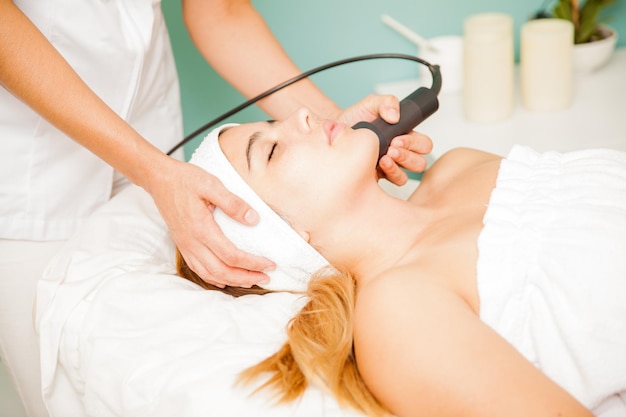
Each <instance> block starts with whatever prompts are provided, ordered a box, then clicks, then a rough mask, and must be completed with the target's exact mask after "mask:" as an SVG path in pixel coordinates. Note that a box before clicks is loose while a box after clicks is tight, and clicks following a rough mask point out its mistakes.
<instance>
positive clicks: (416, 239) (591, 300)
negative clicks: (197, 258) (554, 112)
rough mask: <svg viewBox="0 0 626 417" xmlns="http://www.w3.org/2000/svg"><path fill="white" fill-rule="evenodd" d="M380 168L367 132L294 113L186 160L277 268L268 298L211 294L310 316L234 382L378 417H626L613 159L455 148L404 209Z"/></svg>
mask: <svg viewBox="0 0 626 417" xmlns="http://www.w3.org/2000/svg"><path fill="white" fill-rule="evenodd" d="M218 136H219V138H218ZM377 155H378V143H377V140H376V137H375V136H374V134H373V133H372V132H370V131H369V130H366V129H360V130H352V129H351V128H348V127H346V126H344V125H341V124H337V123H334V122H331V121H327V120H324V121H319V120H315V119H314V118H313V117H312V116H311V114H310V113H309V112H308V111H307V110H301V111H299V112H297V113H296V114H294V115H293V116H292V117H291V118H289V119H287V120H285V121H283V122H261V123H251V124H245V125H225V126H222V127H221V128H218V129H216V130H215V131H213V132H212V133H211V134H209V135H208V136H207V138H206V139H205V140H204V142H203V143H202V144H201V145H200V147H199V148H198V150H197V151H196V152H195V154H194V155H193V157H192V160H191V163H194V164H197V165H199V166H200V167H202V168H204V169H206V170H207V171H210V172H211V173H213V174H214V175H216V176H218V177H219V178H220V179H221V180H222V181H223V182H224V183H225V185H226V186H227V187H228V188H230V189H231V191H233V192H235V193H236V194H238V195H240V196H241V197H243V198H244V199H245V200H247V201H248V202H249V203H250V204H252V206H253V207H254V208H255V209H256V210H257V211H258V212H259V214H260V216H261V221H260V223H259V225H257V226H255V227H247V226H242V225H239V224H238V223H236V222H235V221H233V220H231V219H230V218H228V217H227V216H225V215H223V213H221V212H219V210H217V209H216V220H217V221H218V223H219V224H220V226H221V227H222V230H223V231H224V233H225V234H226V236H227V237H229V238H230V239H231V240H232V241H233V242H234V243H235V244H237V245H239V246H241V247H242V248H243V249H246V250H248V251H251V252H254V253H257V254H260V255H263V256H266V257H268V258H270V259H272V260H274V261H275V262H276V264H277V270H276V271H274V272H270V277H271V282H270V284H268V288H267V289H258V288H257V289H255V288H251V289H234V288H230V289H229V288H226V289H225V290H224V291H227V292H228V291H230V292H232V293H235V294H241V293H246V292H258V291H267V290H289V291H302V292H306V294H307V297H308V300H309V301H308V304H307V305H306V306H305V307H304V308H303V309H302V310H301V311H300V312H299V314H298V315H297V316H296V317H295V318H294V319H293V320H292V322H291V323H290V327H289V329H288V341H287V342H286V344H285V345H284V346H283V348H282V349H281V350H280V351H279V352H276V354H275V355H274V356H272V357H270V358H268V359H266V360H265V361H263V362H262V363H260V364H258V365H257V366H256V367H253V368H251V369H249V370H247V371H246V372H245V373H244V374H243V375H242V380H243V381H250V380H252V379H254V378H256V377H257V376H259V377H267V376H268V375H269V376H270V377H269V379H267V383H266V384H265V388H267V389H274V390H278V392H279V394H280V397H281V398H282V399H283V400H285V401H289V400H293V399H296V398H297V397H298V395H299V393H301V392H302V391H303V390H304V387H305V386H306V384H308V383H314V384H320V385H322V386H325V387H326V388H327V389H328V390H329V391H330V392H332V393H333V394H334V395H335V397H336V398H337V399H338V400H339V401H340V402H342V403H344V404H348V405H351V406H353V407H355V408H356V409H358V410H361V411H363V412H365V413H366V414H368V415H374V416H378V415H386V414H393V415H397V416H453V415H454V416H458V415H463V416H481V417H486V416H498V417H501V416H505V415H506V416H524V417H527V416H534V417H539V416H591V415H592V412H593V413H600V412H601V411H602V407H603V406H604V404H606V403H607V402H613V403H615V404H618V406H619V407H621V406H624V410H626V404H625V402H626V354H625V352H626V302H625V301H626V298H625V297H626V256H624V254H626V154H625V153H620V152H618V151H609V150H588V151H579V152H572V153H567V154H558V153H546V154H538V153H536V152H534V151H532V150H530V149H528V148H524V147H515V148H514V149H513V150H512V151H511V153H510V155H509V156H508V157H506V158H501V157H499V156H496V155H492V154H489V153H485V152H481V151H477V150H472V149H456V150H452V151H450V152H448V153H446V154H445V155H444V156H442V157H441V158H440V159H439V160H438V161H437V162H436V163H435V164H434V165H433V166H432V167H431V168H430V169H429V170H428V171H427V172H426V173H425V174H424V176H423V179H422V181H421V183H420V185H419V187H418V188H417V189H416V191H415V192H414V193H413V194H412V195H411V197H410V198H409V199H408V201H402V200H399V199H397V198H394V197H391V196H389V195H388V194H386V193H385V192H384V191H383V190H382V189H381V188H380V187H379V185H378V183H377V175H376V170H375V166H376V158H377ZM178 261H179V273H180V274H181V275H182V276H184V277H185V278H188V279H191V280H193V281H195V282H197V283H199V284H201V285H203V286H205V288H209V286H208V284H204V283H203V282H202V281H201V280H200V279H199V278H198V277H196V276H194V275H193V273H191V272H190V271H189V269H188V268H187V267H186V265H185V263H184V260H183V259H182V258H181V257H180V256H179V259H178ZM327 265H332V267H326V268H324V267H325V266H327ZM619 415H623V414H619Z"/></svg>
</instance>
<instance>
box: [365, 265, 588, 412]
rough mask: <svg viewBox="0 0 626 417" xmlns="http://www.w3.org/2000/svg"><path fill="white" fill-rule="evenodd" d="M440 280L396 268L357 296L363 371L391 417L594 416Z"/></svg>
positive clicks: (417, 272)
mask: <svg viewBox="0 0 626 417" xmlns="http://www.w3.org/2000/svg"><path fill="white" fill-rule="evenodd" d="M415 274H421V276H419V277H417V278H416V275H415ZM435 278H436V277H428V271H418V270H416V269H415V268H399V269H397V270H393V271H389V272H388V273H386V274H384V276H381V277H379V278H377V279H376V280H375V281H372V282H371V283H369V285H367V287H364V288H361V289H359V292H358V294H357V305H356V310H355V333H354V336H355V339H354V340H355V352H356V358H357V363H358V366H359V370H360V372H361V374H362V376H363V378H364V380H365V383H366V384H367V386H368V388H369V389H370V390H371V391H372V393H373V394H374V396H375V397H376V398H377V399H378V400H379V401H380V402H381V403H382V404H383V405H385V406H386V407H387V408H388V409H389V410H390V411H391V412H392V413H393V414H395V415H401V416H404V415H439V416H448V415H450V416H452V415H464V416H481V417H482V416H502V415H508V416H528V415H533V416H555V415H563V416H581V417H582V416H585V417H590V416H591V414H590V413H589V412H588V411H587V410H586V409H585V408H584V407H583V406H581V405H580V403H578V402H577V401H576V400H575V399H574V398H572V397H571V396H570V395H569V394H567V393H566V392H565V391H564V390H562V389H561V388H560V387H558V386H557V385H556V384H554V383H553V382H552V381H551V380H550V379H548V378H547V377H546V376H545V375H544V374H543V373H542V372H541V371H539V370H538V369H537V368H536V367H535V366H533V365H532V364H531V363H529V362H528V361H527V360H526V359H525V358H523V357H522V356H521V355H520V354H519V353H518V352H517V351H516V350H515V349H514V348H513V347H512V346H511V345H510V344H508V343H507V342H506V341H504V339H502V338H501V337H500V336H499V335H497V334H496V333H495V332H493V331H492V330H491V329H490V328H489V327H488V326H486V325H484V324H483V323H482V322H481V321H480V319H479V317H478V316H477V315H476V314H475V313H474V312H473V311H472V310H471V309H470V308H469V306H468V305H467V304H466V303H465V302H464V301H463V299H462V298H461V297H460V296H458V295H457V294H455V293H454V292H453V291H451V290H450V289H448V288H447V287H446V286H445V285H441V284H439V282H440V281H445V280H437V279H435ZM559 413H560V414H559Z"/></svg>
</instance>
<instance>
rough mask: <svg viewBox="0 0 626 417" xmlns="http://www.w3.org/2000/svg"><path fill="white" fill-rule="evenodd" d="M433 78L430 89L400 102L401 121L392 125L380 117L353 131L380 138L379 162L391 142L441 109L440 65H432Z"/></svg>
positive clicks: (420, 91) (425, 89)
mask: <svg viewBox="0 0 626 417" xmlns="http://www.w3.org/2000/svg"><path fill="white" fill-rule="evenodd" d="M429 69H430V72H431V74H432V76H433V82H432V86H431V87H430V88H426V87H420V88H418V89H417V90H415V91H413V92H412V93H411V94H409V95H408V96H407V97H406V98H405V99H403V100H402V101H401V102H400V120H399V121H398V123H395V124H390V123H387V122H386V121H384V120H383V119H382V118H381V117H378V118H377V119H376V120H374V121H372V122H359V123H357V124H355V125H354V126H352V129H369V130H371V131H372V132H374V133H375V134H376V136H378V144H379V146H378V160H380V158H382V156H383V155H384V154H386V153H387V150H388V149H389V144H390V143H391V140H392V139H393V138H395V137H396V136H399V135H404V134H406V133H409V132H410V131H411V130H413V129H414V128H415V127H416V126H417V125H419V124H420V123H422V122H423V121H424V120H426V119H427V118H428V117H429V116H430V115H431V114H433V113H434V112H436V111H437V109H438V108H439V100H438V99H437V94H438V93H439V91H440V90H441V72H440V71H439V66H438V65H430V66H429Z"/></svg>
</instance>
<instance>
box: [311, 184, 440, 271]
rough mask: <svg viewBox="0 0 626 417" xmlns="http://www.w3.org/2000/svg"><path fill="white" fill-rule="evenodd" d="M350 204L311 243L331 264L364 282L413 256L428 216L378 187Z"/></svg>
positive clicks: (367, 191) (364, 193)
mask: <svg viewBox="0 0 626 417" xmlns="http://www.w3.org/2000/svg"><path fill="white" fill-rule="evenodd" d="M352 201H353V203H352V204H351V205H350V206H348V207H346V208H345V209H344V210H343V212H338V213H337V215H336V216H335V217H334V218H333V219H332V220H331V221H329V223H328V225H327V227H326V229H325V230H324V231H323V232H322V233H320V234H318V237H319V240H318V241H317V242H314V244H315V245H316V246H318V247H319V249H320V251H321V252H322V254H323V255H324V256H325V257H326V259H328V260H329V261H330V262H331V263H332V264H333V265H336V266H338V267H341V268H345V269H346V270H348V271H350V272H352V273H353V274H354V276H355V277H356V279H357V281H359V282H361V283H363V282H364V281H367V280H369V279H371V278H374V277H376V276H378V275H379V274H381V273H382V272H384V271H385V270H388V269H390V268H393V267H394V266H398V265H401V264H402V263H403V261H404V260H405V259H406V258H407V257H408V256H410V255H411V254H412V253H413V252H411V249H412V248H413V247H414V246H415V244H416V243H417V242H418V241H419V239H420V236H421V234H422V232H423V230H424V229H425V227H426V226H427V223H428V219H429V218H430V215H429V212H428V210H426V209H425V208H423V207H420V206H418V205H416V204H413V203H409V202H407V201H403V200H400V199H397V198H394V197H391V196H389V195H388V194H387V193H385V192H384V191H383V190H382V189H381V188H380V187H378V186H376V188H371V189H368V190H363V192H362V193H360V194H359V195H358V196H357V197H356V198H355V199H353V200H352Z"/></svg>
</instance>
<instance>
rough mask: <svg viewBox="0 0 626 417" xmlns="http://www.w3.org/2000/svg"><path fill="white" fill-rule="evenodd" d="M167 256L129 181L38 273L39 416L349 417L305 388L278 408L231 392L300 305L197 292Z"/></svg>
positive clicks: (246, 392) (161, 234) (153, 217)
mask: <svg viewBox="0 0 626 417" xmlns="http://www.w3.org/2000/svg"><path fill="white" fill-rule="evenodd" d="M174 251H175V248H174V244H173V242H172V241H171V240H170V237H169V233H168V231H167V228H166V226H165V223H164V222H163V220H162V219H161V216H160V215H159V213H158V211H157V209H156V206H155V205H154V203H153V202H152V199H151V197H150V196H149V195H148V194H147V193H145V191H143V190H142V189H141V188H138V187H136V186H134V185H130V186H128V187H127V188H126V189H124V190H123V191H122V192H120V193H119V194H118V195H117V196H115V197H114V198H113V199H112V200H111V201H110V202H109V203H107V204H106V205H105V206H103V207H102V208H101V209H100V210H98V211H97V212H96V213H95V214H94V215H93V216H92V217H90V219H89V220H88V222H87V223H86V224H84V225H83V226H82V227H81V229H80V231H79V233H78V234H77V235H75V237H73V238H72V239H70V240H69V241H68V242H67V244H66V245H65V246H64V248H63V249H62V250H61V252H60V253H59V255H58V256H57V257H56V258H55V260H54V261H53V262H52V263H51V264H50V265H49V267H48V269H47V272H46V273H45V277H44V279H43V280H42V281H41V283H40V286H39V289H38V298H37V309H36V324H37V328H38V331H39V335H40V340H41V360H42V383H43V392H44V397H45V400H46V403H47V406H48V408H49V411H50V414H51V417H57V416H62V417H71V416H86V415H92V416H98V417H106V416H115V417H125V416H129V417H131V416H132V417H136V416H154V417H156V416H167V417H171V416H174V415H175V416H177V417H184V416H204V417H210V416H220V417H222V416H232V417H237V416H261V415H262V416H269V417H271V416H277V417H280V416H311V417H313V416H315V417H319V416H328V417H334V416H348V417H350V416H358V415H360V414H358V413H356V412H354V411H352V410H348V409H345V408H341V407H340V406H339V405H338V404H337V402H336V401H335V400H334V398H333V397H332V396H331V395H330V394H327V393H325V392H323V391H322V390H320V389H318V388H316V387H310V388H308V389H307V390H306V393H305V395H304V396H303V397H302V398H301V399H299V400H298V401H296V402H294V403H290V404H280V405H279V404H276V402H275V399H274V398H273V396H272V395H271V392H267V391H262V392H259V393H257V394H254V395H251V394H252V392H253V391H254V387H253V386H252V387H251V386H237V385H236V384H235V382H236V379H237V375H238V374H239V373H240V372H241V371H242V370H244V369H245V368H246V367H248V366H250V365H253V364H255V363H257V362H258V361H260V360H262V359H264V358H265V357H267V356H269V355H270V354H272V353H274V352H275V351H276V350H277V349H278V348H279V347H280V346H281V345H282V344H283V342H284V341H285V339H286V335H285V332H284V328H285V325H286V323H287V322H288V320H289V318H290V317H291V316H292V315H293V314H294V313H295V312H296V311H297V310H298V309H299V308H300V307H301V306H302V303H303V300H302V297H299V296H297V295H294V294H289V293H274V294H268V295H265V296H258V295H251V296H246V297H241V298H233V297H230V296H228V295H225V294H223V293H221V292H218V291H206V290H204V289H202V288H200V287H199V286H197V285H196V284H194V283H191V282H189V281H186V280H184V279H182V278H180V277H178V276H176V275H175V264H174Z"/></svg>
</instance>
